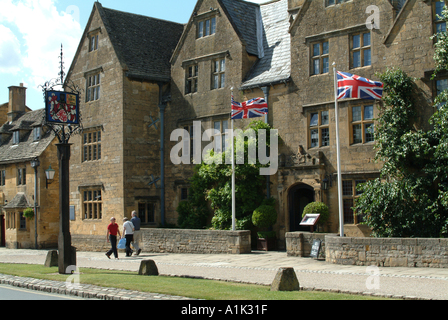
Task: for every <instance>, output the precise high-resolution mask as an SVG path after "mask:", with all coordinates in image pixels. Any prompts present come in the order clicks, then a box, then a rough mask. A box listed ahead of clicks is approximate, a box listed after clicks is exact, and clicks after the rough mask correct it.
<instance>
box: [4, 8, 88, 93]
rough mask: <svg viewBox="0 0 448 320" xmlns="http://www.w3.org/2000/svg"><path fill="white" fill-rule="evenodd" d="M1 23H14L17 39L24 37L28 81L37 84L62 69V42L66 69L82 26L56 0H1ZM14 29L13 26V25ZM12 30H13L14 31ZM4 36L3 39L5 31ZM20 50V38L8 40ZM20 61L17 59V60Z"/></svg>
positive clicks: (23, 59)
mask: <svg viewBox="0 0 448 320" xmlns="http://www.w3.org/2000/svg"><path fill="white" fill-rule="evenodd" d="M0 8H2V10H1V11H0V24H2V23H8V24H11V25H13V26H14V28H13V30H17V31H16V37H15V39H16V40H17V39H21V48H22V50H20V48H19V50H18V52H19V53H20V52H22V55H21V61H22V65H23V67H24V68H25V69H23V72H24V73H26V74H24V78H25V82H28V83H29V85H30V86H31V87H33V88H36V87H37V86H39V85H41V84H43V83H44V82H45V81H48V80H50V79H52V78H56V77H57V76H58V72H59V59H58V57H59V55H60V48H61V43H62V44H63V45H64V61H65V71H66V72H67V71H68V68H69V67H70V64H71V59H72V58H73V56H74V54H75V52H76V49H77V46H78V43H79V39H80V38H81V35H82V29H81V26H80V24H79V22H78V21H77V20H76V19H75V18H74V17H73V16H72V15H70V14H67V13H66V12H58V10H57V8H56V4H55V0H18V1H11V0H0ZM9 31H11V29H9ZM10 33H11V32H10ZM0 34H2V40H1V42H0V43H2V42H3V33H2V32H0ZM8 43H9V48H10V50H11V44H12V43H13V44H15V47H14V46H13V47H12V48H14V49H15V50H16V52H17V48H18V46H17V42H15V43H14V42H11V41H9V42H7V44H8ZM16 62H17V61H16Z"/></svg>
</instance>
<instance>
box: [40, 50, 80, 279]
mask: <svg viewBox="0 0 448 320" xmlns="http://www.w3.org/2000/svg"><path fill="white" fill-rule="evenodd" d="M59 58H60V69H61V71H60V72H59V76H60V78H58V79H53V80H50V81H47V82H46V83H45V84H44V85H43V86H41V87H42V91H43V94H44V101H45V119H44V123H45V126H47V127H48V128H49V129H50V130H52V131H53V133H54V135H55V136H56V137H57V138H58V140H59V143H58V144H57V145H56V146H57V149H58V160H59V239H58V240H59V241H58V249H59V261H58V265H59V273H60V274H66V273H68V272H69V271H70V268H69V267H72V266H76V249H75V248H73V247H72V245H71V235H70V180H69V173H70V172H69V166H70V146H71V144H69V140H70V137H71V136H73V135H76V134H81V133H82V130H83V128H82V123H81V112H80V110H79V104H80V97H81V89H80V88H79V87H78V86H77V85H76V84H74V83H73V82H71V81H67V80H64V76H65V72H64V62H63V52H62V45H61V55H60V57H59ZM59 87H62V88H63V89H65V90H66V91H59V90H56V89H55V88H59ZM45 174H46V175H47V188H48V180H51V179H49V178H50V175H53V178H54V170H52V169H51V166H50V168H49V169H48V170H46V172H45Z"/></svg>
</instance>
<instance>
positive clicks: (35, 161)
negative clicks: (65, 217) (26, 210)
mask: <svg viewBox="0 0 448 320" xmlns="http://www.w3.org/2000/svg"><path fill="white" fill-rule="evenodd" d="M39 166H40V161H39V158H35V159H33V160H31V167H32V168H34V248H35V249H36V250H37V249H39V247H38V245H37V168H38V167H39Z"/></svg>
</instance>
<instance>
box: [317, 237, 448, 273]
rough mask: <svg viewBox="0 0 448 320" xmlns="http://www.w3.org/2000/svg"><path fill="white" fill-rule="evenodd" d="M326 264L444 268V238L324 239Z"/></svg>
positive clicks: (447, 242) (447, 262)
mask: <svg viewBox="0 0 448 320" xmlns="http://www.w3.org/2000/svg"><path fill="white" fill-rule="evenodd" d="M325 242H326V248H325V254H326V261H327V262H330V263H334V264H344V265H359V266H371V265H376V266H380V267H429V268H448V239H402V238H340V237H338V236H335V235H327V236H326V237H325Z"/></svg>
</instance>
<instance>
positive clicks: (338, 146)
mask: <svg viewBox="0 0 448 320" xmlns="http://www.w3.org/2000/svg"><path fill="white" fill-rule="evenodd" d="M333 73H334V110H335V121H336V150H337V162H338V164H337V167H338V201H339V229H340V237H344V205H343V200H342V172H341V144H340V139H339V106H338V76H337V72H336V62H333Z"/></svg>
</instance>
